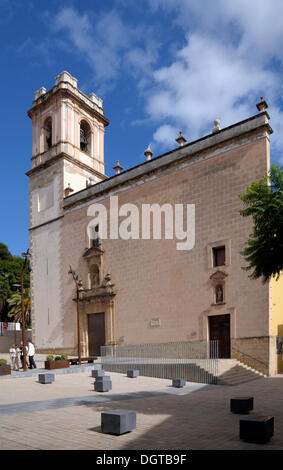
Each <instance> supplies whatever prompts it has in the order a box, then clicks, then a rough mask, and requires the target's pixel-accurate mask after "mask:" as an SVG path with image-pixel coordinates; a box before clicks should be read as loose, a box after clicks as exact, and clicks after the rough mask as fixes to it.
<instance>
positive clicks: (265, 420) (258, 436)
mask: <svg viewBox="0 0 283 470" xmlns="http://www.w3.org/2000/svg"><path fill="white" fill-rule="evenodd" d="M273 435H274V417H273V416H249V417H247V418H244V419H241V420H240V439H241V440H243V441H245V442H251V443H255V444H266V443H267V442H268V441H269V440H270V439H271V437H272V436H273Z"/></svg>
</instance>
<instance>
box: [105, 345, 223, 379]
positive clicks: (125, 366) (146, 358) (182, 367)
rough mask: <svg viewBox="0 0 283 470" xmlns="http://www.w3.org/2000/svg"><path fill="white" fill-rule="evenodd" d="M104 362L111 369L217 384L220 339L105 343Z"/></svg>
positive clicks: (107, 368)
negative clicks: (127, 343) (121, 343)
mask: <svg viewBox="0 0 283 470" xmlns="http://www.w3.org/2000/svg"><path fill="white" fill-rule="evenodd" d="M101 362H102V365H103V368H104V369H105V370H108V371H111V372H120V373H126V372H127V370H129V369H138V370H139V372H140V375H145V376H148V377H156V378H166V379H173V378H185V379H186V380H188V381H192V382H200V383H217V375H218V341H182V342H170V343H157V344H156V343H154V344H135V345H125V346H122V345H119V346H102V347H101Z"/></svg>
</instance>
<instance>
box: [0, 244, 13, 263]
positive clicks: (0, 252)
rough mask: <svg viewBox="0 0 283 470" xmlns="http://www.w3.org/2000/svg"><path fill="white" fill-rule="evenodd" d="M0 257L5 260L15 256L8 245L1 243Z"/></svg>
mask: <svg viewBox="0 0 283 470" xmlns="http://www.w3.org/2000/svg"><path fill="white" fill-rule="evenodd" d="M0 259H4V260H12V259H13V256H12V255H11V253H10V251H9V250H8V247H7V245H5V244H4V243H0Z"/></svg>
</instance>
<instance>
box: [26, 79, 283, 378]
mask: <svg viewBox="0 0 283 470" xmlns="http://www.w3.org/2000/svg"><path fill="white" fill-rule="evenodd" d="M57 81H58V80H57ZM60 83H61V82H60V80H59V81H58V83H57V85H56V86H59V85H60ZM56 86H55V90H53V89H52V90H53V92H52V90H50V92H48V93H49V95H48V93H46V92H44V93H43V95H40V96H39V97H38V98H37V100H36V101H35V103H34V108H33V111H31V112H30V115H31V117H33V125H34V126H35V127H36V126H37V124H36V123H37V120H36V119H37V118H36V117H34V116H36V112H35V110H36V109H37V106H39V103H38V100H39V101H40V100H41V99H42V96H48V99H47V100H45V102H44V103H43V104H42V105H41V106H42V110H41V113H43V112H44V109H45V107H47V108H48V106H49V104H50V107H51V108H52V102H53V101H52V100H53V99H54V97H53V94H54V93H55V94H56V93H59V92H58V91H57V89H56ZM66 86H68V87H70V89H71V88H74V86H73V85H72V84H71V83H67V84H66ZM74 90H75V91H76V94H75V91H74ZM74 90H71V91H72V93H74V94H75V97H74V96H73V95H72V94H70V96H69V95H68V99H69V100H70V102H68V103H69V105H70V103H71V104H72V105H74V101H76V109H77V112H78V114H79V112H80V106H79V102H78V99H79V98H81V99H82V98H84V100H86V99H87V98H86V97H85V95H82V97H80V96H78V93H79V91H78V90H77V88H74ZM94 96H95V95H94ZM96 99H97V100H98V101H97V103H98V104H101V101H99V99H98V98H97V97H96ZM63 101H64V99H63V97H62V102H63ZM59 102H60V101H59ZM56 106H57V107H58V106H59V104H58V102H57V105H56ZM85 106H86V103H85V101H83V100H82V101H81V108H82V109H84V107H85ZM39 107H40V106H39ZM71 107H72V106H71ZM95 111H96V114H95V119H98V120H99V116H98V117H97V113H101V120H100V123H99V128H100V129H101V130H102V127H103V129H104V126H105V125H106V124H107V122H106V120H105V118H104V115H103V112H102V108H97V109H96V110H95ZM61 112H62V110H61ZM89 112H90V111H89ZM38 119H39V118H38ZM64 119H65V120H63V121H61V122H63V124H62V125H63V126H64V125H65V126H67V127H66V128H67V129H71V128H73V126H75V127H76V126H77V129H78V126H79V119H73V117H72V113H71V114H65V118H64ZM69 120H70V121H71V123H70V122H69ZM268 121H269V116H268V114H267V112H266V111H265V110H263V111H260V112H259V113H258V114H256V115H255V116H252V117H251V118H249V119H247V120H245V121H242V122H240V123H237V124H234V125H233V126H230V127H228V128H226V129H222V130H221V131H219V130H217V132H213V133H212V134H210V135H208V136H205V137H203V138H202V139H199V140H197V141H195V142H191V143H188V144H186V145H182V146H180V147H179V148H177V149H175V150H172V151H171V152H168V153H167V154H164V155H161V156H159V157H157V158H153V159H151V160H148V161H146V162H145V163H144V164H141V165H138V166H136V167H134V168H132V169H129V170H127V171H125V172H122V173H120V174H117V175H115V176H114V177H112V178H106V177H105V175H104V163H103V141H102V140H101V141H100V142H99V145H98V143H97V145H96V146H95V145H93V146H92V152H93V153H92V156H86V157H85V156H84V155H83V152H79V151H78V148H79V145H78V143H77V144H76V143H75V144H73V143H72V142H69V140H72V136H73V135H74V134H76V135H78V132H77V130H76V131H72V130H69V131H68V132H67V134H66V135H65V137H64V139H65V140H64V144H62V145H64V147H63V148H61V149H60V152H59V150H58V149H57V150H56V143H55V142H54V145H53V146H52V147H51V149H50V150H49V152H51V153H52V156H49V157H47V156H46V155H45V152H43V153H38V152H39V149H38V147H37V145H36V143H35V142H36V139H35V138H34V139H35V140H34V153H35V156H33V167H32V170H31V171H30V172H29V173H28V174H29V176H30V201H31V203H30V221H31V222H30V225H31V232H30V233H31V252H32V258H33V260H32V268H33V275H32V312H33V317H32V318H33V331H34V338H33V340H34V342H35V344H36V346H37V349H38V350H41V351H50V350H56V351H60V350H64V351H66V352H68V353H70V352H76V348H77V327H76V325H77V318H76V303H75V302H74V298H75V289H74V283H73V280H72V278H71V276H68V270H69V267H70V265H71V266H72V269H73V270H75V271H76V272H77V273H79V275H80V278H81V280H82V284H83V288H84V291H83V292H81V294H80V298H81V301H80V309H81V313H80V315H81V346H82V354H83V355H88V354H90V334H89V323H88V321H89V318H90V316H92V315H96V314H99V313H100V314H101V313H103V314H104V318H105V344H125V345H126V344H140V343H141V344H144V343H160V342H164V343H166V342H170V341H199V340H204V341H208V340H209V339H211V333H210V327H209V325H210V318H211V317H219V316H220V315H230V317H229V320H230V331H229V337H230V338H229V340H230V342H231V353H232V354H234V357H238V358H239V357H240V356H241V360H243V361H244V362H245V361H246V362H247V363H249V360H250V359H249V358H250V357H253V358H254V359H255V360H254V362H253V364H256V360H257V361H258V362H257V368H259V369H260V367H259V364H262V363H264V364H266V367H265V368H264V372H265V373H268V374H270V373H274V372H275V371H276V370H277V366H276V348H274V347H273V346H274V344H273V343H274V341H273V340H272V337H273V336H274V335H276V334H278V332H277V331H276V332H275V330H276V325H275V323H276V322H277V323H278V324H279V323H280V321H281V320H280V319H279V318H277V316H278V315H277V316H276V315H275V314H274V315H273V320H272V319H271V315H270V312H271V304H270V303H271V285H270V284H266V285H263V284H262V283H261V281H260V280H258V281H254V280H250V279H249V278H248V274H247V273H246V272H245V271H243V269H242V267H243V266H244V259H243V257H242V256H241V254H240V252H241V251H242V250H243V248H244V244H245V242H246V241H247V239H248V237H249V235H250V233H251V230H252V226H251V220H249V219H247V218H243V217H241V216H240V214H239V211H240V209H241V208H242V203H241V201H240V199H239V197H238V195H239V194H240V193H242V192H245V190H246V187H247V186H248V185H249V184H251V182H252V181H254V180H257V179H259V178H261V177H262V176H263V175H264V174H266V172H267V171H268V169H269V135H270V133H271V132H272V130H271V128H270V126H269V124H268ZM55 122H56V119H55ZM93 129H94V128H93ZM58 132H59V131H58ZM35 134H36V135H37V134H40V130H37V131H35ZM94 135H95V132H93V135H92V139H93V138H94ZM102 136H103V132H101V139H102ZM60 145H61V144H60ZM98 147H99V148H100V153H99V157H97V154H96V157H94V154H95V152H96V151H97V148H98ZM56 152H57V153H56ZM76 152H78V153H76ZM47 153H48V152H47ZM53 153H55V154H56V155H55V156H56V158H55V159H54V155H53ZM39 156H40V158H41V160H40V161H37V159H38V158H39ZM52 158H53V160H52ZM84 158H85V160H84ZM87 159H88V160H87ZM42 162H45V163H44V164H43V163H42ZM82 163H83V165H82ZM98 163H99V165H98ZM93 169H94V170H95V171H94V172H93V175H94V178H95V181H94V183H95V184H91V185H88V186H87V187H86V185H85V182H86V180H87V178H88V177H89V174H90V173H91V171H93ZM86 172H89V173H88V174H87V173H86ZM71 175H72V176H71ZM68 183H70V184H71V186H73V187H72V189H74V191H73V192H68V195H67V197H66V193H64V190H65V189H66V186H67V184H68ZM41 188H47V189H44V190H43V191H42V194H41V193H40V191H41ZM44 191H45V192H44ZM48 191H50V193H52V195H50V196H48ZM38 194H39V196H38ZM64 196H65V197H64ZM113 196H118V198H119V199H118V200H119V207H121V206H122V205H123V204H127V203H130V204H135V205H136V207H138V208H139V209H140V213H141V212H142V211H141V208H142V205H143V204H159V205H161V206H162V205H163V204H167V203H169V204H173V205H174V204H183V205H187V204H194V205H195V224H196V227H195V228H196V230H195V245H194V248H193V249H191V250H187V251H183V250H176V239H172V240H167V239H164V238H163V239H162V240H154V239H146V240H144V239H138V240H135V239H129V240H122V239H119V238H118V239H109V238H108V239H105V240H102V241H101V245H100V246H99V248H97V247H96V248H95V247H94V248H92V245H91V241H90V239H89V235H88V231H87V227H88V224H89V222H90V220H91V218H90V217H88V216H87V211H88V209H89V207H90V206H91V205H92V204H93V203H96V202H99V203H100V204H103V205H104V206H105V207H106V209H107V213H108V214H109V212H110V197H113ZM38 198H39V199H40V198H42V201H43V202H42V205H43V207H44V209H43V210H42V213H41V212H38V205H37V206H36V201H38ZM140 222H141V221H140ZM217 247H224V249H225V262H224V264H223V265H221V266H216V265H215V263H214V261H213V259H214V258H213V257H214V250H215V248H217ZM46 263H47V264H46ZM47 265H48V269H47V267H46V266H47ZM93 267H96V269H97V274H96V275H97V282H98V284H97V286H93V284H92V280H91V279H92V274H91V273H92V268H93ZM219 286H220V287H221V296H220V297H219V296H218V301H217V300H216V294H215V292H216V287H218V288H219ZM274 295H275V294H274ZM277 297H278V298H277ZM277 297H276V299H277V304H276V305H277V307H276V308H277V310H278V308H281V297H280V295H279V296H277ZM219 299H220V301H219ZM279 316H280V315H279ZM277 323H276V324H277ZM281 323H283V322H282V321H281ZM272 335H273V336H272ZM257 338H262V339H261V340H257ZM264 338H265V339H264ZM262 342H263V343H264V344H265V346H264V348H262V347H261V344H262ZM271 343H272V344H273V346H271ZM236 350H237V351H236ZM233 351H234V352H233Z"/></svg>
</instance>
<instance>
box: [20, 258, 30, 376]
mask: <svg viewBox="0 0 283 470" xmlns="http://www.w3.org/2000/svg"><path fill="white" fill-rule="evenodd" d="M22 257H23V258H24V264H23V267H22V271H21V306H22V343H23V356H24V358H23V362H24V363H23V369H24V372H26V370H27V360H26V357H27V351H26V325H25V303H24V273H25V269H26V266H27V262H28V259H29V258H30V252H29V249H27V252H26V253H22Z"/></svg>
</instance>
